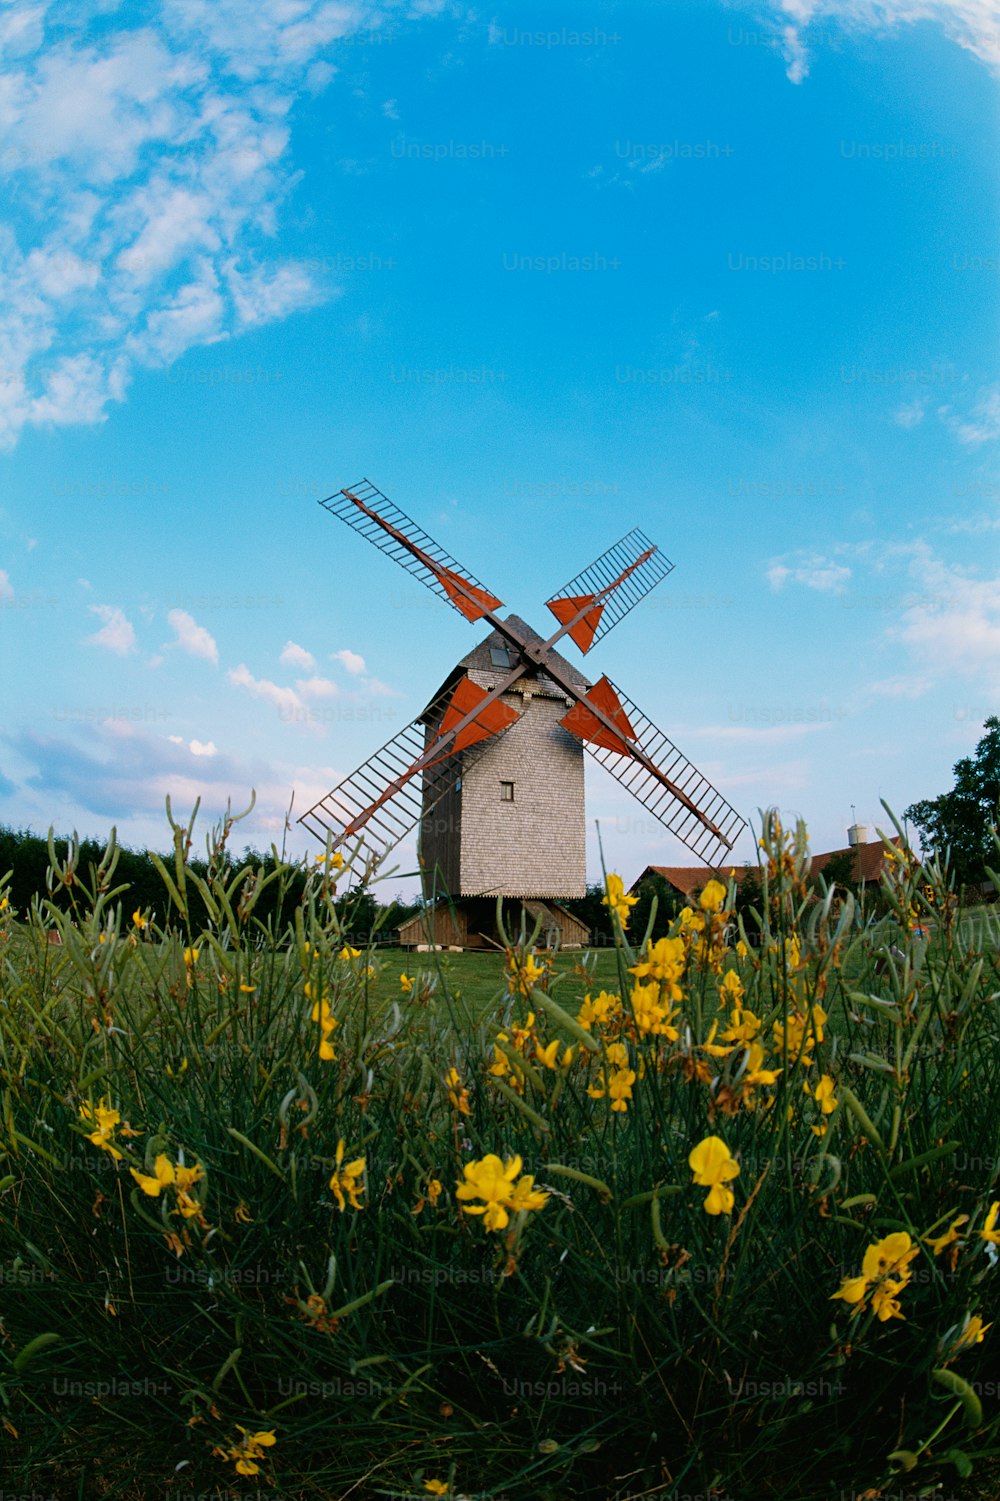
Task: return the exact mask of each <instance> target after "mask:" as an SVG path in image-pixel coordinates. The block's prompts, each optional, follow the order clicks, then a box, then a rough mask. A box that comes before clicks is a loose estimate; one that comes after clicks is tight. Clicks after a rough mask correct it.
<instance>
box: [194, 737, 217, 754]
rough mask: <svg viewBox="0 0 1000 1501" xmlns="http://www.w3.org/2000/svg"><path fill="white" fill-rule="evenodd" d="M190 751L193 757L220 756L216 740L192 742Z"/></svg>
mask: <svg viewBox="0 0 1000 1501" xmlns="http://www.w3.org/2000/svg"><path fill="white" fill-rule="evenodd" d="M190 749H191V754H192V756H217V755H218V754H219V748H218V746H217V745H216V743H215V741H214V740H208V741H201V740H192V741H191V747H190Z"/></svg>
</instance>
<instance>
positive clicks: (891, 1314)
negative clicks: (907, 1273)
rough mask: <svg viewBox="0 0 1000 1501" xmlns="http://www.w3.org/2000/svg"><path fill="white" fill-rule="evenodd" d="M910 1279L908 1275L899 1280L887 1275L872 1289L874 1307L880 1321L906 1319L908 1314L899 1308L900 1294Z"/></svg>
mask: <svg viewBox="0 0 1000 1501" xmlns="http://www.w3.org/2000/svg"><path fill="white" fill-rule="evenodd" d="M908 1281H909V1278H908V1277H907V1278H903V1279H902V1280H899V1281H896V1280H894V1279H893V1278H891V1277H886V1278H884V1279H883V1280H882V1281H881V1282H879V1283H878V1284H877V1286H876V1287H874V1288H873V1289H872V1308H873V1309H874V1311H875V1314H876V1315H877V1317H878V1320H879V1322H880V1323H882V1324H884V1323H885V1322H886V1321H887V1320H888V1319H904V1320H905V1318H906V1315H905V1314H904V1313H901V1312H900V1310H899V1295H900V1293H901V1292H902V1291H903V1289H904V1287H905V1286H906V1284H907V1282H908Z"/></svg>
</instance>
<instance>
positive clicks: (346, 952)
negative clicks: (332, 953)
mask: <svg viewBox="0 0 1000 1501" xmlns="http://www.w3.org/2000/svg"><path fill="white" fill-rule="evenodd" d="M360 956H361V950H360V949H352V948H351V945H350V944H349V943H345V944H344V947H343V948H342V949H341V951H340V953H339V954H338V955H337V958H338V959H343V960H345V962H346V961H347V960H350V959H358V958H360Z"/></svg>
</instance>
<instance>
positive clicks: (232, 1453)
mask: <svg viewBox="0 0 1000 1501" xmlns="http://www.w3.org/2000/svg"><path fill="white" fill-rule="evenodd" d="M236 1431H237V1433H241V1434H242V1435H243V1437H242V1438H241V1439H239V1440H238V1441H237V1442H235V1443H233V1444H231V1445H230V1447H229V1448H228V1449H222V1448H218V1447H217V1448H215V1449H213V1450H212V1453H213V1454H214V1455H216V1456H217V1457H218V1458H219V1459H228V1460H230V1461H231V1462H232V1463H233V1464H234V1465H235V1466H236V1473H237V1474H238V1475H259V1474H260V1465H259V1464H258V1463H257V1461H258V1459H263V1458H264V1457H265V1455H264V1450H265V1449H269V1448H270V1447H271V1445H272V1444H276V1443H277V1442H278V1440H277V1439H276V1438H275V1436H274V1432H273V1430H270V1429H269V1430H267V1431H266V1432H258V1433H251V1432H250V1431H249V1430H248V1429H246V1428H241V1427H240V1425H239V1423H237V1425H236Z"/></svg>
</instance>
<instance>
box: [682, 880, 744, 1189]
mask: <svg viewBox="0 0 1000 1501" xmlns="http://www.w3.org/2000/svg"><path fill="white" fill-rule="evenodd" d="M716 884H718V883H716ZM688 1166H689V1167H690V1169H691V1171H692V1173H693V1174H694V1181H695V1183H698V1184H700V1185H701V1187H702V1188H707V1189H708V1190H709V1193H708V1197H707V1198H706V1199H705V1204H704V1209H705V1213H706V1214H731V1213H732V1210H733V1191H732V1189H731V1188H727V1187H726V1184H727V1183H730V1182H731V1181H732V1180H733V1179H734V1178H736V1177H738V1176H739V1171H740V1165H739V1163H738V1162H735V1161H734V1160H733V1158H732V1157H730V1155H729V1148H728V1147H727V1146H726V1143H725V1142H724V1141H723V1140H722V1137H721V1136H706V1137H705V1139H704V1140H703V1141H700V1142H699V1143H698V1145H697V1146H696V1147H693V1148H692V1149H691V1151H690V1153H689V1154H688Z"/></svg>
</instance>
